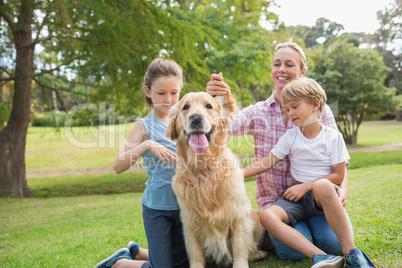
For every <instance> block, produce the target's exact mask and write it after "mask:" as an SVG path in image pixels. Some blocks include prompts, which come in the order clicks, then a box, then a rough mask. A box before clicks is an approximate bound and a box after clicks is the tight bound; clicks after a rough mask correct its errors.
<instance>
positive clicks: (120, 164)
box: [95, 59, 189, 268]
mask: <svg viewBox="0 0 402 268" xmlns="http://www.w3.org/2000/svg"><path fill="white" fill-rule="evenodd" d="M182 88H183V72H182V69H181V67H180V66H179V65H178V64H177V63H176V62H174V61H171V60H164V59H155V60H154V61H152V63H151V64H150V65H149V67H148V70H147V72H146V74H145V76H144V83H143V91H144V93H145V97H146V101H147V102H148V104H149V105H150V106H151V108H152V110H151V112H150V113H149V114H148V115H147V116H146V117H145V118H143V119H140V120H138V121H137V122H136V123H135V124H134V126H133V127H132V129H131V131H130V134H129V136H128V138H127V142H126V143H125V145H124V146H123V148H122V149H121V151H120V152H119V154H118V156H117V157H116V160H115V163H114V170H115V171H116V173H117V174H119V173H121V172H124V171H126V170H127V169H129V168H130V167H131V166H132V165H133V164H134V163H135V162H136V161H138V159H140V158H141V157H142V158H143V160H144V164H145V169H146V171H147V173H148V175H149V180H148V181H147V182H146V186H147V187H146V189H145V191H144V195H143V198H142V201H141V204H142V206H143V220H144V227H145V233H146V236H147V240H148V248H149V261H146V260H147V254H146V253H147V252H146V250H144V249H141V248H140V247H139V245H138V244H137V243H134V242H130V243H129V245H128V246H127V248H122V249H120V250H118V251H117V252H116V253H114V254H113V255H112V256H110V257H109V258H106V259H105V260H103V261H101V262H99V263H98V264H97V265H96V266H95V267H113V268H116V267H133V268H134V267H141V268H148V267H183V268H184V267H188V266H189V264H188V260H187V255H186V250H185V245H184V237H183V231H182V224H181V221H180V218H179V205H178V203H177V199H176V196H175V195H174V193H173V190H172V185H171V184H172V177H173V175H174V172H175V167H176V162H177V157H176V144H175V143H174V142H173V141H172V140H170V139H168V138H166V137H165V132H166V129H167V126H168V123H169V116H168V115H169V110H170V109H171V108H172V107H173V105H175V104H176V103H177V102H178V100H179V95H180V90H181V89H182Z"/></svg>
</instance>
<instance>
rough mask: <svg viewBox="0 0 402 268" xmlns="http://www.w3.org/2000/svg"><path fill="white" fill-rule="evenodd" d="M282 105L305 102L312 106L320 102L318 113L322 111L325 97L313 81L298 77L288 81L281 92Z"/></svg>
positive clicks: (323, 92) (320, 88) (321, 89)
mask: <svg viewBox="0 0 402 268" xmlns="http://www.w3.org/2000/svg"><path fill="white" fill-rule="evenodd" d="M280 98H281V102H282V104H285V103H288V102H291V101H298V100H305V101H307V102H308V103H311V104H314V102H315V100H318V101H319V102H320V108H319V112H320V113H321V112H322V110H323V109H324V105H325V102H326V101H327V95H326V94H325V91H324V89H323V88H322V87H321V86H320V85H319V84H318V83H317V82H316V81H314V80H313V79H311V78H307V77H300V78H298V79H295V80H292V81H290V82H289V83H288V84H287V85H286V86H285V87H284V88H283V90H282V92H281V97H280Z"/></svg>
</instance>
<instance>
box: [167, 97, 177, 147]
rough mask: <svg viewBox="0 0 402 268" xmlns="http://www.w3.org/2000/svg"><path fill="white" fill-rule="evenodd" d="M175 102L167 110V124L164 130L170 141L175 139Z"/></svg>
mask: <svg viewBox="0 0 402 268" xmlns="http://www.w3.org/2000/svg"><path fill="white" fill-rule="evenodd" d="M177 115H178V111H177V104H176V105H174V106H173V107H172V108H171V109H170V111H169V125H168V127H167V130H166V133H165V135H166V137H168V138H170V139H171V140H172V141H174V140H175V139H177V137H178V135H177V131H176V120H177Z"/></svg>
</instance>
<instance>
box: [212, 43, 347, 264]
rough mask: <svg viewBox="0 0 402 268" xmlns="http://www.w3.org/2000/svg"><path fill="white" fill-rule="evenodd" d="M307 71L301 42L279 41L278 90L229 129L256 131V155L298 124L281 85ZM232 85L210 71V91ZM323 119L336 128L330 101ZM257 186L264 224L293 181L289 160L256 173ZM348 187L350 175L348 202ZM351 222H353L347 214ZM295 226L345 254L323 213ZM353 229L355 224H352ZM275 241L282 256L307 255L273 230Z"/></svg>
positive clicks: (330, 250)
mask: <svg viewBox="0 0 402 268" xmlns="http://www.w3.org/2000/svg"><path fill="white" fill-rule="evenodd" d="M306 72H307V65H306V56H305V54H304V52H303V50H302V48H301V47H300V46H298V45H297V44H295V43H282V44H278V45H277V46H276V48H275V52H274V55H273V58H272V80H273V82H274V85H275V91H274V92H273V93H272V95H271V96H270V97H269V98H268V99H267V100H266V101H263V102H259V103H257V104H255V105H251V106H249V107H247V108H245V109H243V110H241V111H240V112H239V113H238V114H237V115H236V116H235V118H234V119H233V121H232V123H231V126H230V131H231V134H232V135H253V137H254V145H255V158H256V160H260V159H262V158H263V157H265V156H266V155H268V153H269V152H270V150H271V149H272V148H273V147H274V145H275V144H276V143H277V142H278V140H279V138H280V137H281V136H282V135H284V134H285V132H286V131H287V130H288V129H292V128H294V127H295V125H294V124H293V123H292V122H291V121H290V120H289V118H288V115H287V111H286V108H284V107H282V106H281V103H280V99H279V97H280V94H281V92H282V89H283V88H284V87H285V85H286V84H288V83H289V82H290V81H292V80H294V79H296V78H299V77H302V76H304V75H305V73H306ZM228 90H229V88H228V87H227V86H226V84H225V83H224V82H223V78H222V76H220V75H218V74H212V75H211V81H210V82H209V83H208V84H207V92H208V93H210V94H211V95H223V94H226V92H227V91H228ZM320 122H321V123H322V124H323V125H326V126H328V127H331V128H334V129H337V127H336V123H335V119H334V116H333V114H332V112H331V109H330V108H329V106H328V105H325V107H324V110H323V112H322V114H321V118H320ZM256 179H257V186H256V187H257V189H256V201H257V204H258V208H259V210H260V213H261V222H262V224H263V225H265V224H266V223H265V220H266V217H267V216H266V214H267V211H266V209H267V208H268V207H269V206H271V204H272V203H273V202H274V201H275V200H277V199H279V198H280V197H281V192H282V191H283V190H286V189H287V188H288V187H289V186H290V185H291V183H292V176H291V174H290V170H289V160H288V159H287V158H285V159H284V160H281V161H280V162H279V163H278V164H277V165H275V166H274V167H273V168H272V169H270V170H268V171H266V172H264V173H261V174H259V175H257V176H256ZM346 188H347V175H346V171H345V178H344V180H343V183H342V185H341V189H340V198H341V201H342V203H343V204H345V196H344V195H343V194H342V193H346ZM348 223H349V226H350V228H351V224H350V221H349V218H348ZM295 229H296V230H298V231H299V232H300V233H302V234H303V235H304V236H305V237H306V238H307V239H308V240H309V241H310V242H312V243H313V242H314V244H315V245H316V246H317V247H318V248H320V249H321V250H323V251H325V252H327V253H329V254H333V255H342V247H341V245H340V243H339V241H338V239H337V238H336V236H335V234H334V232H333V231H332V229H331V227H330V226H329V224H328V223H327V221H326V219H325V217H324V216H316V217H311V218H309V219H307V220H304V221H300V222H299V223H298V224H297V225H296V226H295ZM351 229H352V228H351ZM270 238H271V240H272V242H273V243H274V247H275V253H276V254H277V255H278V256H279V257H280V258H282V259H288V260H301V259H303V258H305V257H306V256H305V255H303V254H301V253H300V252H297V251H296V250H294V249H292V248H290V247H288V246H286V245H285V244H283V243H282V242H281V241H279V240H277V239H276V238H275V237H274V236H272V235H271V234H270Z"/></svg>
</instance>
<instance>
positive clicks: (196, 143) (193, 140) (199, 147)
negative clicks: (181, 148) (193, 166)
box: [188, 133, 208, 155]
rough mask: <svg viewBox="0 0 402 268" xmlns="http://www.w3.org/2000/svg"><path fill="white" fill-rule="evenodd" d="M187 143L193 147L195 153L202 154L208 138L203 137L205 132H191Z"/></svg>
mask: <svg viewBox="0 0 402 268" xmlns="http://www.w3.org/2000/svg"><path fill="white" fill-rule="evenodd" d="M188 145H190V147H191V149H193V151H194V153H195V154H196V155H201V154H203V153H204V151H205V148H207V147H208V140H207V137H205V133H193V134H191V135H190V139H189V141H188Z"/></svg>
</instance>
